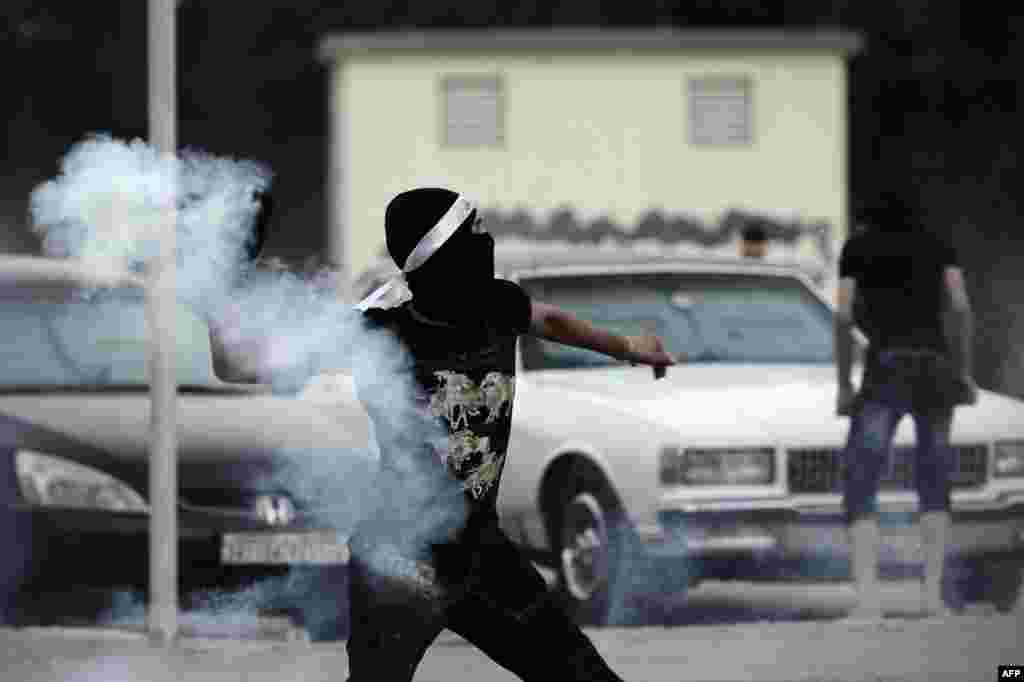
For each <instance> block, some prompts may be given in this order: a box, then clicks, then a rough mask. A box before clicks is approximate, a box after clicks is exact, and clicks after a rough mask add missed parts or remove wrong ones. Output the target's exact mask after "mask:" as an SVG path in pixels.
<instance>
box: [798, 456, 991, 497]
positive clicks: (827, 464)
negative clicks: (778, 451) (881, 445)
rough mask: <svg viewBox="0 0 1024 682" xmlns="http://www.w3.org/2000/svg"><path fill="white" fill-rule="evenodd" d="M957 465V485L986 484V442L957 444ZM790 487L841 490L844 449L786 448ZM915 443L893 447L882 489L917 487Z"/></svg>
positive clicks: (954, 476)
mask: <svg viewBox="0 0 1024 682" xmlns="http://www.w3.org/2000/svg"><path fill="white" fill-rule="evenodd" d="M953 450H954V452H955V453H956V466H955V468H954V470H953V472H952V475H951V483H952V486H953V487H954V488H974V487H978V486H981V485H984V484H985V477H986V474H987V472H988V448H987V447H986V446H985V445H957V446H954V448H953ZM786 454H787V472H788V475H789V490H790V492H794V493H838V492H842V486H843V469H844V466H843V461H842V460H843V458H842V456H841V455H842V450H840V449H836V448H793V449H790V450H788V451H787V453H786ZM914 454H915V451H914V448H913V447H899V448H893V449H892V453H891V455H890V458H889V461H888V462H886V465H885V466H883V468H882V481H881V486H880V487H881V489H882V490H914V489H916V486H915V484H914V477H915V471H914V469H915V463H916V461H917V458H916V457H915V456H914Z"/></svg>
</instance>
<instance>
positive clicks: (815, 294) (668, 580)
mask: <svg viewBox="0 0 1024 682" xmlns="http://www.w3.org/2000/svg"><path fill="white" fill-rule="evenodd" d="M497 270H498V271H499V273H500V276H502V277H505V278H507V279H512V280H515V281H518V282H519V283H520V284H521V285H522V286H523V287H524V288H525V289H526V291H527V292H529V293H530V294H531V295H532V296H534V297H535V298H537V299H538V300H543V301H546V302H549V303H554V304H556V305H558V306H561V307H563V308H565V309H567V310H570V311H572V312H574V313H576V314H578V315H580V316H581V317H583V318H586V319H589V320H592V321H594V322H596V323H598V324H600V325H602V326H605V327H609V328H612V329H616V330H618V331H620V332H623V333H640V332H644V331H649V332H654V333H657V334H659V335H661V336H662V337H663V338H664V339H665V340H666V343H667V345H668V350H669V351H670V352H679V353H684V354H685V355H686V356H687V357H688V358H689V361H688V362H687V363H686V364H684V365H680V366H676V367H672V368H670V369H669V370H668V373H667V377H665V378H664V379H661V380H658V381H655V380H653V377H652V373H651V370H650V368H646V367H631V366H629V365H625V364H622V363H619V362H616V361H614V360H612V359H610V358H607V357H605V356H602V355H599V354H597V353H592V352H589V351H584V350H579V349H575V348H570V347H566V346H560V345H558V344H553V343H549V342H545V341H542V340H538V339H535V338H533V337H522V338H521V340H520V343H519V349H518V354H519V357H518V363H519V364H518V373H517V384H516V393H517V397H516V407H515V418H514V420H513V432H512V442H511V444H510V450H509V457H508V459H507V462H506V465H505V466H506V468H505V472H504V474H503V478H502V489H501V494H500V497H499V501H498V506H499V514H500V516H501V520H502V524H503V527H504V528H505V529H506V531H507V532H508V533H509V534H510V535H511V536H512V538H513V539H514V540H516V541H517V542H518V543H520V544H521V546H523V547H524V548H527V549H528V550H529V551H531V552H532V553H533V554H534V556H535V557H536V560H537V561H538V562H539V563H542V564H543V563H547V564H548V565H549V566H550V567H551V568H553V569H554V571H555V572H556V573H557V585H558V589H559V590H560V591H561V592H562V594H563V595H564V597H565V599H566V601H567V603H568V604H569V605H570V607H571V608H572V610H573V611H574V612H575V613H576V614H577V616H578V617H579V618H580V619H581V620H584V621H594V622H607V621H608V620H609V619H610V618H614V608H613V607H615V605H616V604H618V603H621V602H620V597H622V596H623V595H625V594H627V593H631V592H633V591H637V590H638V591H646V590H652V591H655V592H664V591H677V590H685V589H686V587H687V586H688V585H691V586H692V585H694V584H696V583H697V582H699V581H700V580H701V579H704V578H712V579H733V578H736V579H744V580H752V579H780V578H785V577H790V576H792V577H800V578H816V579H823V578H824V579H848V577H849V575H850V573H849V558H848V549H847V544H846V536H845V526H844V523H843V516H842V508H841V498H840V489H841V481H842V466H841V462H840V459H841V458H840V453H841V450H842V448H843V446H844V444H845V439H846V435H847V429H848V424H849V422H848V420H847V419H845V418H839V417H837V416H836V415H835V413H834V409H835V397H836V385H835V368H834V364H833V311H832V308H831V306H830V304H829V303H828V300H827V298H826V297H825V296H824V295H823V294H822V292H821V290H820V289H819V287H818V286H816V284H815V283H814V281H813V280H812V279H811V277H810V276H808V274H807V272H806V271H805V270H804V269H802V268H801V267H798V266H796V265H793V264H789V265H786V264H768V263H764V262H757V261H742V260H739V259H721V258H720V259H718V260H709V259H698V258H689V259H682V258H668V257H650V256H638V255H637V254H636V252H634V251H629V250H627V249H625V248H623V249H617V248H603V247H602V248H597V247H593V248H591V247H580V246H574V247H571V248H568V247H567V248H554V247H547V248H543V249H539V250H533V251H527V250H517V249H504V250H503V249H502V248H501V247H500V246H499V248H498V253H497ZM393 271H394V266H393V265H390V264H388V263H384V264H381V265H378V266H376V267H375V268H372V269H371V270H369V271H367V273H365V274H364V276H363V277H362V278H361V279H360V280H359V281H358V283H357V286H356V288H355V293H357V294H359V293H363V292H365V291H367V290H369V289H370V288H371V287H372V286H373V285H374V284H376V283H378V282H380V281H382V280H383V279H384V278H385V277H387V276H389V275H390V274H391V273H392V272H393ZM952 438H953V443H954V447H955V450H956V455H957V468H956V471H955V472H954V482H953V485H954V492H953V513H954V527H953V530H952V552H953V555H954V556H953V561H951V562H950V571H949V576H948V580H947V590H946V593H947V598H948V601H949V603H950V604H951V605H952V606H954V607H959V606H961V605H962V604H963V603H964V602H965V601H967V600H976V599H987V600H990V601H992V602H994V603H995V604H996V606H997V607H999V608H1000V609H1009V608H1011V607H1012V606H1013V605H1014V604H1015V602H1016V601H1017V596H1018V592H1019V588H1020V584H1021V563H1020V560H1021V558H1022V557H1024V403H1021V402H1020V401H1018V400H1014V399H1011V398H1009V397H1005V396H1003V395H997V394H995V393H992V392H989V391H981V395H980V397H979V400H978V402H977V404H976V405H974V406H970V407H961V408H958V409H957V412H956V416H955V421H954V431H953V436H952ZM913 455H914V449H913V429H912V422H911V421H910V420H909V419H906V420H904V421H903V423H901V425H900V427H899V429H898V431H897V435H896V439H895V443H894V448H893V451H892V453H891V457H890V459H889V462H888V466H887V468H886V470H885V475H884V478H883V482H882V489H881V493H880V496H879V503H880V510H881V512H882V522H883V536H884V540H885V547H884V549H883V552H882V564H883V566H882V568H883V575H885V574H891V571H901V572H904V573H906V572H907V571H909V572H911V573H913V572H914V571H920V565H921V556H920V550H921V548H920V541H919V537H918V534H917V528H916V526H914V525H912V522H913V520H914V516H913V515H914V512H915V510H916V504H917V498H916V493H915V491H914V485H913V481H914V457H913Z"/></svg>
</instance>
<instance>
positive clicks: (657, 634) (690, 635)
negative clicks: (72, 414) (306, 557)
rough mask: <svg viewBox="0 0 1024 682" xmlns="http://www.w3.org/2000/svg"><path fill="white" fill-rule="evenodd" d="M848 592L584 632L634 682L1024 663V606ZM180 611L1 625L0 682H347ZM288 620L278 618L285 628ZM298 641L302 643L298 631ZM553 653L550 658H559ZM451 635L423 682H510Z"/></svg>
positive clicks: (311, 652)
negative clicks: (863, 620)
mask: <svg viewBox="0 0 1024 682" xmlns="http://www.w3.org/2000/svg"><path fill="white" fill-rule="evenodd" d="M852 597H853V592H852V589H851V587H850V586H849V585H848V584H843V583H838V584H836V583H832V584H810V585H808V584H792V583H769V584H764V583H757V584H752V583H723V582H708V583H705V584H703V585H701V586H700V587H698V588H697V589H695V590H693V591H692V592H691V593H690V594H689V595H687V596H686V597H685V598H682V597H677V598H673V599H662V600H660V601H658V602H657V603H642V604H637V605H635V609H634V611H633V612H632V618H633V619H634V622H632V623H630V624H629V625H627V626H624V627H615V628H595V629H588V633H589V634H590V636H591V637H592V638H593V640H594V642H595V644H596V645H597V647H598V648H599V649H600V650H601V651H602V653H603V654H604V655H605V656H606V658H607V659H608V660H609V662H610V663H611V664H612V666H613V667H614V668H615V669H616V670H617V671H619V673H620V674H621V675H623V677H624V678H625V679H627V680H631V681H640V682H682V681H683V680H699V681H702V682H736V681H737V680H752V681H753V680H756V681H758V682H861V681H865V682H866V681H870V682H911V681H914V682H916V681H917V680H929V681H931V680H944V681H948V682H973V681H974V680H978V681H979V682H982V681H986V680H992V679H995V675H996V672H995V671H996V666H998V665H1007V664H1020V663H1024V608H1022V607H1021V606H1020V605H1018V607H1017V609H1016V610H1015V611H1014V612H1013V613H1011V614H999V613H996V612H995V610H994V609H992V608H991V607H990V606H988V605H981V604H976V605H971V606H969V607H968V608H967V609H966V610H965V611H964V612H963V613H962V614H958V615H954V616H950V617H947V618H941V619H922V618H920V617H919V615H918V613H917V603H918V598H919V588H918V584H917V583H916V582H894V583H886V584H885V586H884V598H885V604H886V614H887V616H888V618H887V619H886V621H885V622H884V623H882V624H881V625H864V624H857V623H849V622H846V621H843V620H842V619H841V616H842V615H843V614H844V612H845V610H846V609H847V608H848V607H849V606H850V604H851V603H852ZM196 615H197V614H196V613H192V614H186V617H185V618H184V619H183V622H184V623H186V624H187V625H186V627H185V632H186V636H185V638H183V639H182V641H181V642H180V643H179V645H178V646H177V647H175V648H174V649H172V650H170V651H164V650H162V649H159V648H154V647H152V646H151V645H150V644H149V643H148V642H147V641H146V640H145V638H144V637H143V636H142V635H141V634H139V632H138V631H136V632H135V633H132V632H131V631H130V629H126V628H125V627H123V626H122V627H120V628H106V629H99V628H95V627H81V626H85V625H90V624H89V623H85V622H83V621H82V620H81V618H79V620H78V621H77V625H78V626H79V627H76V628H66V627H52V626H51V627H46V628H23V629H0V652H4V653H3V654H2V656H0V682H136V681H139V682H141V681H145V682H172V681H173V682H183V681H187V682H207V681H210V682H212V681H213V680H216V681H217V682H225V681H226V680H238V681H239V682H241V681H242V680H244V681H245V682H264V680H266V681H267V682H269V681H270V680H273V681H274V682H320V681H321V680H322V681H324V682H326V681H327V680H331V681H332V682H334V681H340V680H344V679H345V678H346V675H347V659H346V657H345V652H344V646H343V641H325V642H314V643H310V642H309V640H308V638H306V637H304V636H303V633H302V632H301V631H300V632H298V633H296V631H294V630H289V629H288V628H280V627H279V628H278V629H276V630H275V629H274V628H273V627H270V626H269V625H267V627H265V628H263V629H262V630H259V628H254V627H253V623H252V621H246V620H245V619H239V617H238V615H239V614H238V613H233V614H232V613H224V614H222V615H221V616H219V617H218V616H215V615H212V614H209V613H207V614H205V618H197V617H196ZM278 625H280V623H278ZM296 634H298V636H296ZM552 653H554V652H552ZM531 655H534V654H532V653H531ZM515 679H516V678H515V677H514V676H512V675H511V674H510V673H508V672H507V671H505V670H503V669H501V668H499V667H497V666H496V665H495V664H494V663H492V662H491V661H490V660H489V659H487V658H486V657H485V656H484V655H483V654H481V653H480V652H478V651H477V650H476V649H474V648H473V647H471V646H468V645H467V644H466V643H465V642H464V641H462V640H461V639H460V638H458V637H457V636H454V635H452V634H449V633H446V634H445V635H443V636H442V637H441V638H439V640H438V641H437V642H436V643H435V646H434V647H432V648H431V649H430V651H429V652H428V654H427V656H426V658H425V659H424V661H423V663H422V665H421V668H420V670H419V672H418V674H417V676H416V681H417V682H428V681H436V682H440V681H442V680H444V681H445V682H460V681H463V680H464V681H466V682H470V681H472V682H492V681H493V682H510V681H512V680H515Z"/></svg>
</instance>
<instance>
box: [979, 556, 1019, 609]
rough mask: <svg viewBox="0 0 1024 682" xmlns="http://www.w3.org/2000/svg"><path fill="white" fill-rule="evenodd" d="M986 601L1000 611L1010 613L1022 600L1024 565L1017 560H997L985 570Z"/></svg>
mask: <svg viewBox="0 0 1024 682" xmlns="http://www.w3.org/2000/svg"><path fill="white" fill-rule="evenodd" d="M985 577H986V589H985V597H986V599H985V601H988V602H990V603H991V604H992V605H993V606H994V607H995V608H996V610H997V611H999V612H1000V613H1010V612H1011V611H1013V610H1014V608H1016V606H1017V603H1018V601H1019V600H1020V591H1021V584H1022V583H1024V566H1022V565H1021V564H1020V563H1017V562H1009V561H1002V562H997V563H995V564H994V565H992V566H991V567H989V568H987V569H986V570H985Z"/></svg>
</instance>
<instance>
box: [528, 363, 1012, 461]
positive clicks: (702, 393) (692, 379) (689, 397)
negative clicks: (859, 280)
mask: <svg viewBox="0 0 1024 682" xmlns="http://www.w3.org/2000/svg"><path fill="white" fill-rule="evenodd" d="M857 374H858V373H857V372H855V374H854V376H857ZM523 376H524V379H525V381H526V382H527V383H528V384H530V385H533V386H536V388H537V389H539V390H540V391H541V392H543V393H546V392H554V393H557V394H560V395H562V396H565V397H570V396H571V397H573V398H574V399H578V400H587V401H591V402H593V403H595V404H596V405H600V406H602V407H604V408H606V409H612V410H617V411H620V412H625V413H629V414H630V415H632V416H634V417H637V418H640V419H645V420H649V421H653V422H656V423H657V424H659V425H660V426H665V427H668V428H672V429H675V430H677V431H678V432H679V433H680V436H681V437H682V438H683V439H685V440H686V441H695V442H709V441H710V442H717V443H735V444H740V443H773V442H784V443H787V444H807V445H824V444H840V443H842V442H843V441H845V438H846V433H847V430H848V428H849V420H848V419H846V418H842V417H837V416H836V415H835V400H836V381H835V367H834V366H832V365H761V364H757V365H754V364H751V365H723V364H694V365H680V366H676V367H671V368H669V369H668V373H667V376H666V377H665V378H663V379H660V380H657V381H655V380H654V379H653V377H652V374H651V370H650V368H647V367H628V366H623V367H611V368H601V369H576V370H566V371H543V372H528V373H525V374H524V375H523ZM980 393H981V395H980V396H979V400H978V403H977V404H976V405H973V406H969V407H961V408H958V410H957V416H956V420H955V422H954V430H955V436H956V438H957V440H960V441H963V440H972V441H984V440H988V439H994V438H1001V437H1011V436H1012V433H1013V432H1014V431H1015V430H1016V429H1015V428H1014V426H1015V425H1019V424H1020V423H1022V421H1024V403H1021V402H1020V401H1017V400H1014V399H1012V398H1008V397H1006V396H1002V395H999V394H996V393H992V392H989V391H981V392H980ZM897 439H898V440H899V441H906V442H910V441H912V440H913V429H912V424H911V423H910V420H909V419H907V420H904V422H903V423H902V424H901V425H900V429H899V431H898V433H897Z"/></svg>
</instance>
